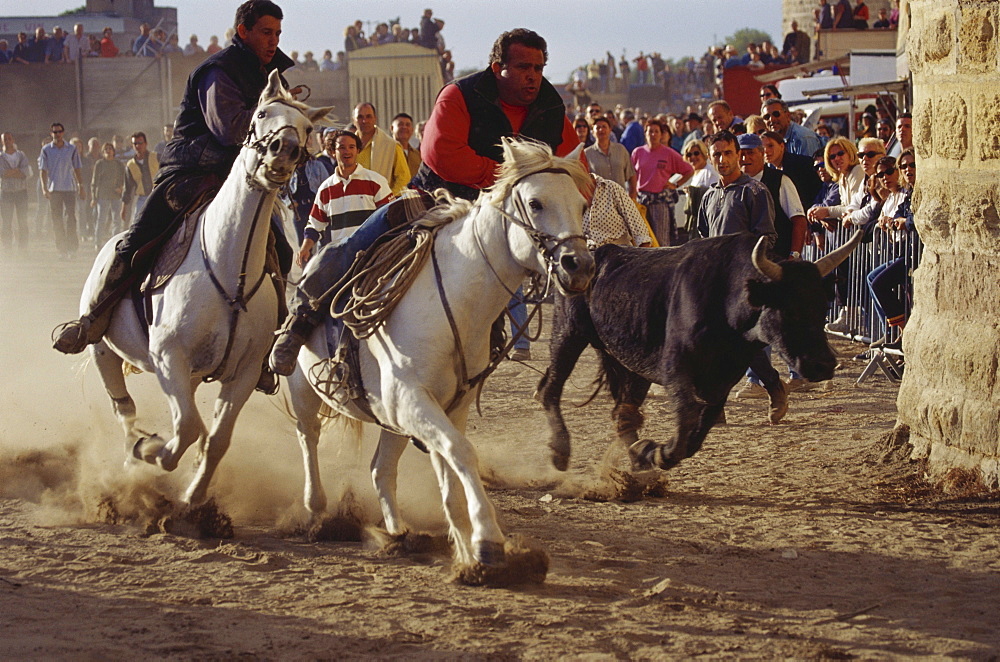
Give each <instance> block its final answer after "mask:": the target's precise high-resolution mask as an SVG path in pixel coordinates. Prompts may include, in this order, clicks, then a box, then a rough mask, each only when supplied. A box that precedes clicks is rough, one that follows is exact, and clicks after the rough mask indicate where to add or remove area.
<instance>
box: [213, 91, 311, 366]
mask: <svg viewBox="0 0 1000 662" xmlns="http://www.w3.org/2000/svg"><path fill="white" fill-rule="evenodd" d="M272 103H281V104H283V105H286V106H289V107H290V108H295V110H297V111H299V112H302V110H301V109H300V108H298V107H296V106H295V105H293V104H291V103H288V102H286V101H284V100H281V99H278V100H275V101H273V102H272ZM263 112H264V111H259V112H258V113H257V118H258V119H260V118H261V117H262V115H263ZM286 129H292V130H293V131H295V134H296V137H298V131H297V130H296V127H295V126H293V125H291V124H285V125H283V126H281V127H278V128H277V129H273V130H271V131H268V132H267V133H265V134H264V135H263V136H261V137H260V138H256V136H257V123H256V122H250V128H249V129H248V130H247V137H246V138H245V139H244V140H243V146H244V147H246V148H248V149H251V150H253V151H254V152H256V153H257V157H258V158H257V166H256V167H255V168H254V169H253V170H249V171H244V176H245V181H246V184H247V186H249V187H250V190H252V191H265V188H264V187H263V186H260V185H259V184H257V183H256V181H254V175H256V173H257V171H258V170H260V169H261V167H263V166H264V165H265V164H264V155H265V154H266V153H267V145H268V144H269V143H270V142H271V141H272V140H274V138H275V137H276V136H277V135H278V134H279V133H281V132H282V131H284V130H286ZM253 138H256V140H252V139H253ZM297 149H298V151H299V155H298V158H297V159H296V167H298V166H299V165H301V164H302V163H304V162H305V161H307V160H308V159H309V151H308V150H307V149H305V148H304V147H303V146H302V145H299V146H298V147H297ZM268 197H269V196H268V195H267V194H266V193H265V195H263V196H261V198H260V200H259V201H258V202H257V209H256V210H255V211H254V215H253V224H252V225H251V226H250V232H249V233H248V234H247V243H246V245H245V246H244V247H243V260H242V262H241V264H240V274H239V277H238V279H237V282H236V294H235V295H234V296H229V293H228V292H227V291H226V288H225V286H223V284H222V283H221V282H220V281H219V278H218V276H216V275H215V272H214V271H213V270H212V265H211V263H210V261H209V258H208V251H207V249H206V247H205V219H204V217H203V218H202V220H201V232H200V235H199V242H198V243H199V247H200V248H201V260H202V263H203V264H204V265H205V270H206V271H207V272H208V277H209V279H211V281H212V285H214V286H215V289H216V291H218V293H219V294H220V295H221V296H222V300H223V301H225V302H226V305H228V306H229V308H230V311H231V312H230V315H229V336H228V338H227V339H226V349H225V351H224V352H223V354H222V360H221V361H219V364H218V365H217V366H216V368H215V370H213V371H212V373H211V374H210V375H207V376H205V377H203V378H202V381H205V382H212V381H215V380H217V379H219V376H220V375H221V374H222V372H223V370H224V369H225V367H226V363H228V362H229V355H230V354H231V353H232V350H233V343H234V342H235V340H236V325H237V323H238V322H239V317H240V313H241V312H242V313H245V312H247V304H248V303H249V302H250V299H252V298H253V297H254V295H255V294H257V290H259V289H260V286H261V285H262V284H263V282H264V278H265V277H266V276H267V266H266V260H265V266H264V268H263V269H261V272H260V276H259V277H258V278H257V281H256V282H255V283H254V284H253V287H251V288H250V291H249V292H247V291H246V286H247V263H248V262H249V261H250V244H251V243H252V241H253V238H254V235H255V234H256V233H257V225H258V223H259V222H260V218H261V216H262V214H261V211H262V210H263V207H264V202H265V201H266V200H267V199H268ZM268 221H270V214H268ZM265 250H266V249H265Z"/></svg>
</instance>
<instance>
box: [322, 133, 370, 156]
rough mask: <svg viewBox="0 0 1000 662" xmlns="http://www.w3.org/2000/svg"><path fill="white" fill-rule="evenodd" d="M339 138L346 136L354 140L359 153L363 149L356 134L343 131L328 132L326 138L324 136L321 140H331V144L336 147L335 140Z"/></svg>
mask: <svg viewBox="0 0 1000 662" xmlns="http://www.w3.org/2000/svg"><path fill="white" fill-rule="evenodd" d="M341 136H348V137H350V138H354V144H356V145H357V146H358V151H359V152H360V151H361V148H362V147H363V145H362V143H361V138H360V137H359V136H358V134H356V133H354V132H353V131H346V130H344V129H337V130H336V131H330V132H329V133H327V134H326V136H324V138H323V139H324V141H326V140H330V139H333V144H334V145H336V144H337V138H339V137H341Z"/></svg>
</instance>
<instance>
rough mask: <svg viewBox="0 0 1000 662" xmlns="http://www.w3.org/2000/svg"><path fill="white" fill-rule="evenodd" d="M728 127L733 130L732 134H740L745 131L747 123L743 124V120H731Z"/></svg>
mask: <svg viewBox="0 0 1000 662" xmlns="http://www.w3.org/2000/svg"><path fill="white" fill-rule="evenodd" d="M729 129H730V130H731V131H732V132H733V134H734V135H737V136H742V135H743V134H744V133H746V132H747V125H746V124H744V123H743V122H733V124H732V126H730V127H729Z"/></svg>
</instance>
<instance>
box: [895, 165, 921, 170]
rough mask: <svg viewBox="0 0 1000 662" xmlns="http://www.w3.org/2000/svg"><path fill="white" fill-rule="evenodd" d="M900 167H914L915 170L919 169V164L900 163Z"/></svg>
mask: <svg viewBox="0 0 1000 662" xmlns="http://www.w3.org/2000/svg"><path fill="white" fill-rule="evenodd" d="M899 168H900V170H909V169H910V168H913V169H914V170H916V169H917V164H916V163H900V164H899Z"/></svg>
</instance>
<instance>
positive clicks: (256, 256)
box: [81, 72, 331, 505]
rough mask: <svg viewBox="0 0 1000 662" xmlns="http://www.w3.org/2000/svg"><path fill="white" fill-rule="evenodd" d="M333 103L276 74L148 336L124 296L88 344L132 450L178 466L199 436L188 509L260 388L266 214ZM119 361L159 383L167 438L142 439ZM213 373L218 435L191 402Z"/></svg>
mask: <svg viewBox="0 0 1000 662" xmlns="http://www.w3.org/2000/svg"><path fill="white" fill-rule="evenodd" d="M330 110H331V108H310V107H308V106H306V105H304V104H302V103H299V102H297V101H295V100H294V98H293V97H292V96H290V95H289V94H288V92H287V91H286V90H285V89H284V87H283V86H282V83H281V79H280V78H279V77H278V74H277V72H273V73H272V74H271V76H270V78H269V79H268V85H267V87H266V89H265V90H264V92H263V93H262V94H261V97H260V102H259V105H258V107H257V109H256V111H255V113H254V116H253V120H252V122H251V125H250V132H249V134H248V136H247V140H246V142H245V144H244V146H243V148H242V149H241V151H240V153H239V156H238V157H237V159H236V163H235V164H234V165H233V169H232V171H231V172H230V174H229V177H228V178H227V179H226V181H225V183H224V184H223V186H222V189H221V190H220V191H219V193H218V195H217V196H216V197H215V199H214V200H213V201H212V203H211V204H209V205H208V207H207V208H206V209H205V210H204V212H203V213H202V214H201V218H200V219H199V220H198V222H197V227H196V228H195V237H194V241H193V242H192V244H191V247H190V248H189V249H188V252H187V256H186V257H185V258H184V261H183V263H182V264H181V265H180V267H179V268H178V269H177V271H176V272H175V273H174V275H173V277H172V278H171V279H170V280H169V281H167V284H166V285H165V286H164V287H163V288H162V289H160V290H158V291H156V292H155V293H154V294H153V295H152V309H153V313H152V323H151V324H150V325H149V329H148V332H147V330H146V329H144V328H143V325H142V324H141V323H140V321H139V319H138V318H137V315H136V311H135V309H134V307H133V306H132V304H131V302H130V301H129V300H128V298H127V297H126V299H125V300H123V301H122V302H121V303H120V304H119V305H118V307H117V308H116V310H115V311H114V313H113V316H112V320H111V325H110V327H109V328H108V331H107V333H106V335H105V336H104V339H103V340H102V341H100V342H98V343H97V344H95V345H94V346H93V347H92V351H93V356H94V360H95V362H96V363H97V367H98V369H99V371H100V374H101V379H102V380H103V382H104V387H105V389H107V392H108V395H109V396H110V397H111V401H112V404H113V407H114V411H115V415H116V416H117V417H118V420H119V422H120V423H121V425H122V427H124V429H125V444H126V453H132V454H134V455H135V457H137V458H140V459H142V460H145V461H146V462H149V463H151V464H156V465H158V466H160V467H161V468H163V469H165V470H166V471H172V470H173V469H175V468H176V467H177V463H178V461H179V460H180V458H181V456H182V455H183V454H184V451H185V450H187V448H188V447H189V446H191V444H193V443H195V442H196V441H201V442H202V446H201V451H202V452H201V458H200V462H199V464H198V467H197V470H196V473H195V477H194V480H193V481H192V482H191V485H190V486H189V487H188V489H187V490H186V492H185V493H184V496H183V501H184V503H185V504H186V505H197V504H199V503H201V502H202V501H204V500H205V498H206V494H207V491H208V485H209V483H210V482H211V480H212V476H213V474H214V472H215V469H216V467H217V466H218V464H219V461H220V460H221V459H222V456H223V455H224V454H225V452H226V449H227V448H228V447H229V442H230V437H231V436H232V432H233V426H234V425H235V423H236V417H237V416H238V415H239V413H240V410H241V409H242V407H243V405H244V404H245V403H246V401H247V399H248V398H249V397H250V394H251V393H252V392H253V390H254V386H255V384H256V382H257V379H258V377H259V375H260V367H261V365H262V362H263V360H264V357H265V355H266V354H267V351H268V349H269V348H270V346H271V340H272V337H273V334H274V329H275V326H276V318H277V314H278V301H277V292H276V291H275V288H274V287H273V286H272V285H271V283H270V282H267V280H268V279H267V278H266V274H265V271H264V266H265V265H264V263H265V255H266V250H267V239H268V232H269V226H270V219H271V212H272V209H273V207H274V201H275V198H276V197H277V192H278V189H279V187H281V185H283V184H285V183H286V182H287V181H288V180H289V179H290V178H291V176H292V174H293V173H294V171H295V168H296V166H297V165H298V163H299V162H300V160H301V159H302V158H303V157H304V156H305V155H306V154H307V144H308V143H307V141H308V138H309V134H310V133H311V131H312V124H313V122H315V121H317V120H319V119H321V118H323V117H324V116H326V114H327V113H328V112H329V111H330ZM190 221H191V219H189V221H188V222H190ZM117 239H118V237H115V238H112V239H111V240H110V241H109V242H108V243H107V244H106V245H105V246H104V248H103V249H102V250H101V252H100V254H99V255H98V257H97V260H96V262H95V264H94V268H93V270H92V271H91V273H90V276H89V278H88V279H87V282H86V284H85V285H84V288H83V296H82V299H81V310H83V309H85V308H86V307H87V305H88V303H89V301H90V299H91V296H92V293H93V291H94V290H95V288H97V287H98V286H99V274H100V269H101V265H103V264H104V263H105V262H107V261H110V258H111V252H112V251H113V250H114V246H115V243H116V242H117ZM124 361H128V362H129V363H130V364H132V365H134V366H137V367H138V368H140V369H142V370H143V371H146V372H152V373H155V374H156V376H157V378H158V379H159V382H160V387H161V388H162V389H163V391H164V393H165V394H166V395H167V399H168V400H169V402H170V410H171V414H172V418H173V428H174V429H173V433H174V434H173V437H172V438H171V439H170V440H169V441H166V440H164V439H161V438H160V437H157V436H155V435H154V436H152V437H140V433H139V431H138V430H137V429H136V427H135V419H136V411H135V402H133V400H132V397H131V396H130V395H129V393H128V390H127V388H126V386H125V378H124V375H123V371H122V368H123V362H124ZM209 375H213V376H214V377H215V378H217V379H218V381H219V382H221V383H222V387H221V390H220V392H219V397H218V399H217V400H216V403H215V419H214V421H213V425H212V430H211V432H209V431H207V430H206V429H205V424H204V423H203V422H202V419H201V416H200V415H199V413H198V409H197V407H196V405H195V400H194V393H195V389H197V388H198V385H199V384H200V382H201V380H202V378H203V377H206V376H209Z"/></svg>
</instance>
